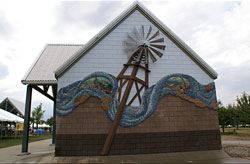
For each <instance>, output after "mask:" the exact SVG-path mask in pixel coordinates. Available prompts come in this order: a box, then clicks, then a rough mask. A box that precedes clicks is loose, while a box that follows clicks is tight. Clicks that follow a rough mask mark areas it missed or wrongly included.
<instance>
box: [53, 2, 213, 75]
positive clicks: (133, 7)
mask: <svg viewBox="0 0 250 164" xmlns="http://www.w3.org/2000/svg"><path fill="white" fill-rule="evenodd" d="M135 10H138V11H140V12H141V13H143V14H145V16H146V17H147V19H148V20H149V21H151V22H152V23H153V24H154V25H155V26H156V27H157V28H159V29H161V30H162V32H163V33H164V34H165V35H166V36H167V37H169V38H170V39H171V40H172V41H173V42H174V43H175V44H176V45H178V47H179V48H181V49H182V50H183V51H184V52H185V53H186V54H187V55H188V56H189V57H190V58H191V59H192V60H193V61H194V62H195V63H196V64H197V65H199V66H200V68H202V69H203V70H204V71H205V72H206V73H207V74H208V75H209V76H210V77H211V78H213V79H216V78H217V76H218V74H217V72H216V71H215V70H213V68H211V67H210V66H209V65H208V64H207V63H206V62H205V61H204V60H203V59H202V58H201V57H200V56H199V55H198V54H197V53H196V52H194V51H193V50H192V49H191V48H190V47H189V46H188V45H187V44H186V43H184V42H183V41H182V40H181V39H180V38H179V37H178V36H177V35H176V34H175V33H174V32H173V31H172V30H170V29H169V28H168V27H167V26H166V25H165V24H164V23H163V22H162V21H161V20H159V19H158V18H157V17H156V16H155V15H154V14H153V13H152V12H151V11H149V10H148V9H147V8H146V7H145V6H144V5H143V4H141V3H140V2H139V1H134V2H133V3H132V4H131V5H130V6H129V7H128V8H127V9H125V10H124V11H123V12H121V14H120V15H119V16H117V17H116V18H115V19H113V20H112V21H111V22H110V23H109V24H108V25H107V26H106V27H104V28H103V29H102V30H101V31H100V32H99V33H97V34H96V35H95V36H94V37H92V39H90V40H89V41H88V42H87V43H86V44H85V46H84V47H82V48H81V49H80V50H79V51H78V52H77V53H76V54H74V55H73V56H71V58H69V59H68V60H67V61H65V62H64V63H63V64H62V65H61V66H60V67H59V68H57V70H56V71H55V76H56V78H58V77H60V76H62V75H63V74H64V72H66V71H67V70H68V69H69V68H70V67H71V66H72V65H74V63H75V62H76V61H77V60H78V58H80V57H82V56H83V55H84V54H85V53H86V52H88V50H89V49H91V48H92V47H94V46H95V45H96V44H97V43H98V42H99V40H101V39H102V38H103V37H105V35H106V34H108V33H109V32H110V31H112V30H113V29H114V28H115V27H116V25H118V24H119V23H121V22H122V21H123V20H124V19H125V18H126V17H127V16H128V15H129V14H130V13H132V12H134V11H135Z"/></svg>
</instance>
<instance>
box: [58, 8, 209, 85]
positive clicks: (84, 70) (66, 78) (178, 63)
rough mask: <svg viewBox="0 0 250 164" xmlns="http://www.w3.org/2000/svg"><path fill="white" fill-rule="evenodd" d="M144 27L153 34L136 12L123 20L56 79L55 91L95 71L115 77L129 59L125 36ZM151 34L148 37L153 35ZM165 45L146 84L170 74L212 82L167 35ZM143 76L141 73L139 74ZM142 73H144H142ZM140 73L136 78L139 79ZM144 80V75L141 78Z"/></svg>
mask: <svg viewBox="0 0 250 164" xmlns="http://www.w3.org/2000/svg"><path fill="white" fill-rule="evenodd" d="M141 25H144V28H145V33H146V32H147V30H148V28H149V27H150V26H151V27H152V28H153V31H152V33H153V32H155V31H156V30H157V28H156V27H155V26H154V25H153V24H151V22H150V21H149V20H148V19H147V18H145V17H144V16H143V15H142V14H141V13H140V12H139V11H137V10H136V11H135V12H134V13H132V14H131V15H130V16H129V17H128V18H127V19H126V20H124V21H123V22H122V23H121V24H120V25H119V26H117V27H116V28H115V29H114V30H113V31H112V32H111V33H110V34H108V35H107V36H106V37H105V38H104V39H103V40H101V41H100V42H99V43H98V44H97V45H96V46H95V47H94V48H92V49H91V50H90V51H89V52H88V53H87V54H85V55H84V57H82V58H81V59H80V60H78V62H77V63H75V64H74V65H73V66H72V67H71V68H70V69H69V70H67V72H65V73H64V74H63V75H62V76H61V77H60V78H59V79H58V88H59V89H60V88H62V87H65V86H67V85H68V84H71V83H73V82H75V81H77V80H81V79H83V78H84V77H85V76H87V75H89V74H90V73H93V72H96V71H103V72H107V73H110V74H112V75H114V76H117V75H118V74H119V72H120V71H121V70H122V68H123V64H125V63H127V61H128V58H129V56H128V55H127V54H126V52H125V51H124V46H123V41H124V39H126V37H127V34H128V33H129V32H131V31H132V30H133V28H134V27H136V28H137V29H140V28H141ZM152 33H151V35H152ZM162 37H164V38H165V39H164V42H165V43H164V44H165V45H166V50H165V52H164V55H163V56H162V58H160V59H158V60H157V62H156V63H150V64H149V68H150V70H151V72H150V73H149V85H150V86H151V85H153V84H155V83H156V82H157V81H158V80H160V78H162V77H163V76H165V75H169V74H171V73H184V74H188V75H191V76H193V77H194V78H195V79H196V80H198V81H199V82H200V83H202V84H208V83H210V82H213V79H212V78H210V77H209V76H208V75H207V74H206V73H205V72H204V71H203V70H202V69H201V68H200V67H199V66H198V65H196V64H195V62H193V61H192V60H191V59H190V58H189V57H188V56H187V55H186V54H185V53H184V52H183V51H182V50H181V49H179V48H178V47H177V46H176V45H175V44H174V43H173V42H172V41H171V40H169V39H168V38H167V37H166V36H163V34H162ZM142 73H143V72H142ZM143 74H144V73H143ZM140 76H141V75H140V72H139V75H138V77H140ZM142 77H143V75H142Z"/></svg>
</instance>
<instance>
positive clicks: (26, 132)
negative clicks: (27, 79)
mask: <svg viewBox="0 0 250 164" xmlns="http://www.w3.org/2000/svg"><path fill="white" fill-rule="evenodd" d="M31 99H32V86H31V85H28V86H27V91H26V102H25V115H24V129H23V142H22V153H28V141H29V122H30V108H31Z"/></svg>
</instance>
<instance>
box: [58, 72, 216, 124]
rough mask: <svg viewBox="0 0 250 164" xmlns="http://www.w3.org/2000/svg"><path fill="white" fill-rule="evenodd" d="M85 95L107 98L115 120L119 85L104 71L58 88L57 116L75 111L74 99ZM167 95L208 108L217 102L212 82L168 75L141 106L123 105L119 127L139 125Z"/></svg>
mask: <svg viewBox="0 0 250 164" xmlns="http://www.w3.org/2000/svg"><path fill="white" fill-rule="evenodd" d="M180 93H181V95H180ZM86 94H88V95H89V96H94V97H97V98H99V99H102V98H110V99H111V102H110V109H109V110H107V111H106V114H107V116H108V117H109V118H110V119H111V120H112V121H113V120H114V118H115V115H116V112H117V109H118V107H119V101H118V100H117V94H118V83H117V80H116V78H115V77H114V76H112V75H110V74H107V73H104V72H95V73H92V74H90V75H89V76H87V77H85V78H84V79H83V80H80V81H77V82H74V83H72V84H70V85H68V86H66V87H64V88H61V89H60V90H59V92H58V95H57V104H56V105H57V110H56V111H57V114H58V115H60V116H66V115H68V114H70V113H71V112H72V111H73V110H74V109H75V106H74V104H75V100H76V98H78V97H81V96H85V95H86ZM167 94H171V95H173V96H179V97H182V98H183V97H184V98H185V97H186V98H189V99H190V98H191V100H194V101H195V102H196V101H198V102H199V103H200V104H203V105H206V106H207V107H208V108H210V109H214V104H215V103H216V92H215V84H214V83H213V82H212V83H209V84H208V85H202V84H200V83H199V82H197V81H196V80H195V79H194V78H193V77H191V76H189V75H185V74H179V73H177V74H171V75H168V76H165V77H163V78H162V79H161V80H159V81H158V82H157V83H156V84H155V85H153V86H151V87H149V88H148V89H147V90H146V91H145V92H144V94H143V96H142V103H141V105H140V106H125V109H124V112H123V115H122V118H121V120H120V125H121V126H125V127H129V126H136V125H138V124H140V123H142V122H143V121H144V120H145V119H147V118H148V117H149V116H150V115H151V114H152V113H153V112H154V110H155V108H156V106H157V103H158V101H159V100H160V99H161V98H162V97H164V96H165V95H167Z"/></svg>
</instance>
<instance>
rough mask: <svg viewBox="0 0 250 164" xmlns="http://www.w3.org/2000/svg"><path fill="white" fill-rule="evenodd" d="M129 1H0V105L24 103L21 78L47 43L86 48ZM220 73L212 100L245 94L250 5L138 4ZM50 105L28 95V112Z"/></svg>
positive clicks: (249, 74) (248, 88) (249, 84)
mask: <svg viewBox="0 0 250 164" xmlns="http://www.w3.org/2000/svg"><path fill="white" fill-rule="evenodd" d="M131 3H132V1H94V2H93V1H91V2H88V1H77V2H73V1H66V2H65V1H23V0H22V1H0V59H1V60H0V101H2V100H3V99H4V98H5V97H12V98H15V99H17V100H19V101H22V102H24V101H25V92H26V86H24V85H22V84H21V79H22V77H23V76H24V75H25V73H26V71H27V70H28V69H29V67H30V66H31V64H32V63H33V61H34V60H35V59H36V57H37V55H38V54H39V53H40V51H41V50H42V49H43V47H44V46H45V44H46V43H81V44H85V43H86V42H87V41H88V40H89V39H91V37H93V36H94V35H95V34H96V33H98V32H99V31H100V30H101V29H102V28H103V27H105V25H107V24H108V23H109V22H110V21H111V20H113V19H114V18H115V17H116V16H118V15H119V14H120V13H121V12H122V11H123V10H124V9H126V8H127V7H128V6H129V5H130V4H131ZM141 3H142V4H144V6H146V7H147V8H148V9H149V10H150V11H151V12H153V13H154V14H155V16H157V17H158V18H159V19H160V20H161V21H162V22H164V23H165V24H166V25H167V26H168V27H169V28H170V29H172V31H174V32H175V33H176V34H177V35H178V36H179V37H180V38H182V40H184V42H186V43H187V44H188V45H189V46H190V47H191V48H192V49H193V50H194V51H196V52H197V53H198V54H199V55H200V56H201V57H202V58H203V59H204V60H205V61H206V62H207V63H208V64H209V65H210V66H212V67H213V68H214V69H215V70H216V71H217V72H218V74H219V76H218V79H216V81H215V82H216V87H217V97H218V99H220V100H221V101H222V102H223V104H224V105H227V104H228V103H234V102H235V98H236V96H237V95H240V94H241V93H242V92H244V91H245V92H247V93H248V94H250V21H249V20H250V2H247V1H233V2H230V1H211V2H209V1H191V2H190V1H188V2H187V1H141ZM40 102H41V103H43V104H44V105H43V108H44V109H46V113H45V118H44V119H47V118H48V117H49V116H51V115H52V106H53V104H52V102H51V101H50V100H48V99H47V98H44V96H41V95H40V94H38V93H36V92H35V91H34V93H33V101H32V103H33V104H32V108H34V107H36V106H37V105H38V104H39V103H40Z"/></svg>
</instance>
